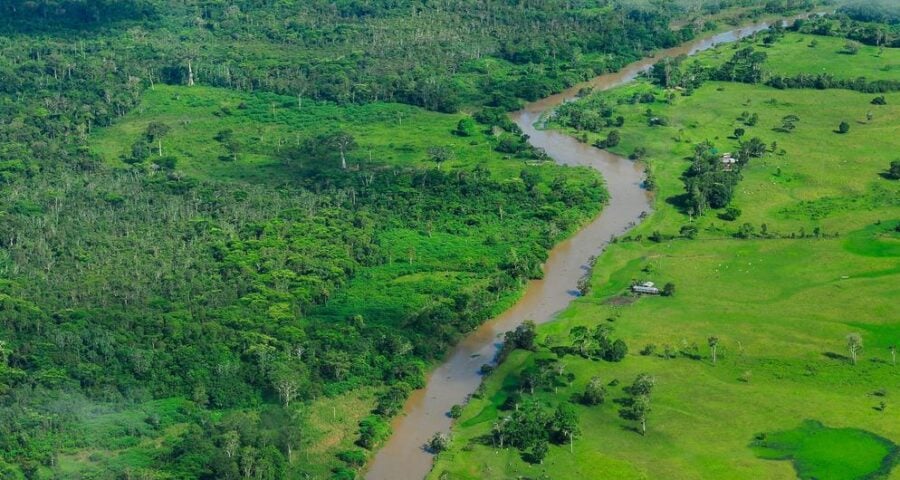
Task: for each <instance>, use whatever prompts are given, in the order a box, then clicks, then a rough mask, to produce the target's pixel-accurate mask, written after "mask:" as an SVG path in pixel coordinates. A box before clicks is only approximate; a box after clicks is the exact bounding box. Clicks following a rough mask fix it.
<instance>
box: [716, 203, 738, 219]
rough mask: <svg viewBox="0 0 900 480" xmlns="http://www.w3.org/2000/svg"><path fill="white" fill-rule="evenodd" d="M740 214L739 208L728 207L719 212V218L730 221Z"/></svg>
mask: <svg viewBox="0 0 900 480" xmlns="http://www.w3.org/2000/svg"><path fill="white" fill-rule="evenodd" d="M740 216H741V209H740V208H737V207H728V208H726V209H725V211H724V212H722V213H720V214H719V218H721V219H722V220H727V221H729V222H732V221H734V220H737V218H738V217H740Z"/></svg>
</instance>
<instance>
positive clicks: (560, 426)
mask: <svg viewBox="0 0 900 480" xmlns="http://www.w3.org/2000/svg"><path fill="white" fill-rule="evenodd" d="M549 427H550V428H549V430H550V437H551V439H552V440H553V441H554V442H556V443H560V444H561V443H564V442H568V443H569V451H572V450H573V448H574V447H573V445H574V443H575V437H577V436H578V435H579V434H581V430H580V429H579V428H578V416H577V415H576V413H575V409H573V408H572V406H571V405H570V404H568V403H563V404H560V405H559V406H558V407H556V411H555V412H554V413H553V418H551V419H550V425H549Z"/></svg>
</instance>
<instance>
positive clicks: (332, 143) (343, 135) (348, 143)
mask: <svg viewBox="0 0 900 480" xmlns="http://www.w3.org/2000/svg"><path fill="white" fill-rule="evenodd" d="M323 140H324V142H325V145H326V146H327V147H329V148H335V149H337V151H338V153H339V154H340V155H341V169H343V170H346V169H347V153H349V152H350V151H352V150H354V149H355V148H356V147H357V144H356V139H355V138H354V137H353V135H351V134H349V133H347V132H344V131H336V132H333V133H331V134H329V135H327V136H326V137H325V138H324V139H323Z"/></svg>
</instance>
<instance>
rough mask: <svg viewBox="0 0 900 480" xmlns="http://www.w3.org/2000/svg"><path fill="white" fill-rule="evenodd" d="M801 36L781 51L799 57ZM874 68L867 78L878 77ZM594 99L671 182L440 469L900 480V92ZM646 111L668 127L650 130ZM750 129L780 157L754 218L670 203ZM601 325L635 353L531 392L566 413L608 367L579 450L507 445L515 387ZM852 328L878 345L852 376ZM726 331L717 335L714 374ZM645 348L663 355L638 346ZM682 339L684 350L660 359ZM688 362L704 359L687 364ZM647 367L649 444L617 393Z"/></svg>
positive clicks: (706, 92) (753, 186) (729, 91)
mask: <svg viewBox="0 0 900 480" xmlns="http://www.w3.org/2000/svg"><path fill="white" fill-rule="evenodd" d="M791 39H792V37H791V35H788V37H787V39H786V40H784V41H782V42H780V43H779V44H777V45H776V46H775V47H772V48H773V50H774V49H783V50H784V51H787V49H789V48H790V49H797V48H800V46H799V43H800V42H796V41H794V43H797V44H798V45H794V44H792V43H790V42H791V41H792V40H791ZM829 40H830V39H829ZM831 43H832V42H828V41H820V43H819V45H817V46H816V49H810V50H811V51H818V49H823V50H825V49H830V48H832V46H833V45H831ZM721 48H722V49H726V48H729V47H721ZM802 48H804V49H809V48H810V47H807V46H806V44H805V43H803V45H802ZM869 53H871V52H869ZM792 54H793V53H792ZM892 54H893V53H892ZM864 55H866V53H865V49H864V50H861V51H860V53H859V54H858V55H856V56H851V55H845V54H835V56H834V58H833V59H832V60H833V61H834V62H835V65H842V64H846V65H850V67H848V70H847V71H853V69H854V68H857V67H856V66H853V65H855V64H856V62H857V61H858V60H859V59H864ZM771 57H772V55H770V58H771ZM810 61H813V60H810ZM859 61H860V62H862V66H859V67H858V68H861V69H867V68H869V67H867V66H866V64H865V62H866V61H867V60H859ZM841 62H842V63H841ZM894 75H896V74H894ZM636 91H637V92H643V91H653V92H654V93H655V94H656V95H657V101H656V102H654V103H652V104H635V105H632V104H629V103H624V104H619V103H618V101H617V100H618V99H620V98H621V99H624V98H628V97H630V96H631V95H632V94H633V93H634V92H636ZM598 95H603V96H604V98H608V99H609V101H610V103H611V104H613V105H615V106H614V108H615V113H614V115H622V116H624V117H625V119H626V121H625V125H624V126H623V127H622V128H620V129H619V130H620V132H621V136H622V141H621V143H620V144H619V145H618V146H616V147H615V148H614V149H613V150H614V151H616V152H618V153H621V154H625V155H627V154H629V153H631V152H633V151H634V150H635V148H637V147H643V148H645V149H646V151H647V155H646V157H645V158H646V161H647V162H648V163H649V166H650V169H651V170H652V172H653V174H654V177H655V180H656V182H657V184H658V188H657V191H656V198H655V211H654V213H653V214H652V215H651V216H650V217H649V218H648V219H647V220H646V221H645V222H644V223H643V224H642V225H641V226H640V227H638V228H637V229H636V230H634V231H633V232H632V233H631V234H629V236H628V238H627V239H624V240H620V241H619V242H618V243H616V244H614V245H612V246H611V247H610V248H609V249H608V250H607V251H606V252H605V253H604V254H603V255H602V256H601V257H600V258H599V260H598V262H597V264H596V266H595V269H594V273H593V277H592V291H591V293H589V294H588V295H586V296H584V297H581V298H579V299H578V300H576V301H575V303H574V304H573V306H572V307H570V308H569V309H567V310H566V311H564V312H563V313H561V314H560V316H559V318H558V319H557V320H556V321H555V322H552V323H549V324H546V325H544V326H542V327H541V328H540V329H539V334H540V339H539V343H541V345H542V346H541V347H540V348H539V349H538V351H537V352H535V353H530V352H524V351H516V352H515V353H514V354H513V355H512V356H511V357H510V358H509V360H507V362H506V363H504V364H503V365H502V366H501V367H500V368H499V369H498V370H497V371H496V372H495V373H493V374H492V375H491V376H490V377H488V378H487V380H486V384H485V389H484V393H483V395H481V396H480V397H478V398H475V399H473V400H472V401H471V402H470V403H469V404H468V405H467V407H466V408H465V410H464V413H463V415H462V417H461V418H460V419H459V422H458V423H457V424H456V427H455V429H454V440H453V444H452V446H451V448H450V450H449V451H447V452H445V453H442V454H441V455H440V456H439V457H438V459H437V463H436V466H435V468H434V470H433V473H432V475H431V476H430V477H429V478H433V479H479V478H497V479H507V478H508V479H514V478H553V479H582V478H615V479H631V478H634V479H656V478H667V479H709V478H729V479H759V478H767V479H791V478H797V477H798V476H800V477H801V478H804V479H805V478H819V479H824V478H835V479H838V478H840V479H861V478H890V479H898V478H900V471H898V469H893V470H892V469H891V467H892V466H893V465H894V463H895V462H896V453H895V452H896V446H895V445H894V444H895V443H897V442H898V441H900V422H898V421H897V420H896V419H897V418H898V417H897V411H896V409H897V400H896V399H897V396H898V395H900V367H897V366H895V365H893V364H892V363H891V362H892V359H891V354H890V349H889V347H890V346H892V345H897V344H898V343H900V317H898V309H897V299H898V298H900V282H898V280H900V252H898V250H897V238H898V237H897V232H896V230H895V227H896V225H897V223H898V221H900V183H898V182H896V181H891V180H888V179H886V178H885V177H883V176H882V175H881V173H883V172H884V170H885V169H886V168H887V166H888V164H889V163H890V161H891V160H895V159H897V158H898V157H897V152H900V135H898V134H900V108H898V107H897V104H898V102H900V95H898V94H896V93H894V94H888V95H887V99H888V105H886V106H875V105H872V104H871V103H870V101H871V99H872V98H873V97H874V96H875V95H873V94H864V93H858V92H851V91H845V90H827V91H819V90H776V89H772V88H768V87H763V86H756V85H745V84H734V83H724V82H710V83H707V84H706V85H704V86H703V87H701V88H700V89H698V90H696V91H695V92H694V93H693V95H691V96H681V95H676V96H675V98H674V99H673V101H672V102H671V103H668V102H665V101H664V100H663V98H664V97H663V92H662V91H661V90H658V89H655V88H654V87H652V86H650V85H649V84H647V83H645V82H642V81H639V82H637V83H633V84H630V85H628V86H625V87H622V88H619V89H615V90H612V91H609V92H604V93H599V94H598ZM648 108H650V109H651V110H652V115H653V116H663V117H665V118H666V119H668V123H669V124H668V126H656V127H650V126H648V123H647V118H648V114H647V112H646V110H647V109H648ZM745 111H746V112H749V113H751V114H752V113H756V114H757V115H758V117H759V121H758V122H757V124H756V125H755V126H748V125H746V124H745V123H744V122H743V121H741V120H739V118H740V117H741V114H742V112H745ZM869 112H871V119H869V118H867V113H869ZM787 115H796V116H798V117H799V118H800V120H799V121H798V122H797V124H796V125H797V126H796V129H794V130H793V131H792V132H790V133H784V132H780V131H776V129H777V127H779V126H780V125H781V123H782V118H783V117H785V116H787ZM841 121H847V122H848V123H850V124H851V129H850V132H849V133H847V134H844V135H841V134H838V133H836V132H835V130H836V128H837V125H838V124H839V123H840V122H841ZM736 128H744V129H745V131H746V133H745V134H744V137H743V138H744V139H745V140H746V139H749V138H751V137H760V138H761V139H762V140H764V141H765V142H766V144H768V145H771V143H772V142H777V144H776V148H775V149H774V151H772V149H771V148H770V149H769V152H767V153H766V155H764V156H763V157H762V158H756V159H753V160H751V162H750V164H749V165H748V166H747V167H746V168H745V169H744V170H743V172H742V173H743V179H742V181H741V182H740V183H739V184H738V186H737V189H736V195H735V198H734V199H733V201H732V205H733V206H736V207H738V208H740V209H741V211H742V214H741V215H740V217H739V218H738V219H737V220H736V221H725V220H722V219H720V218H718V213H719V212H716V211H709V212H707V213H706V214H705V215H704V216H702V217H700V218H690V217H689V216H688V215H687V214H685V213H683V212H681V211H679V209H678V208H677V206H676V205H674V204H673V202H672V199H673V198H674V197H677V196H678V195H680V194H681V193H683V183H682V181H681V179H680V178H679V177H680V175H681V174H682V172H684V171H685V169H687V168H688V166H689V165H690V161H689V160H688V159H686V157H688V156H689V155H691V153H692V148H693V145H694V144H696V143H698V142H701V141H703V140H709V141H710V142H712V143H713V144H714V145H715V146H716V147H717V148H718V150H719V151H721V152H727V151H731V150H732V149H734V148H736V147H737V142H738V140H737V139H736V138H733V132H734V130H735V129H736ZM571 133H573V134H577V135H580V134H581V133H580V132H574V131H572V132H571ZM605 135H606V132H603V134H601V135H590V136H589V138H588V140H589V141H591V142H593V141H594V140H596V139H598V138H604V137H605ZM744 223H749V224H751V225H752V226H753V227H754V229H755V231H756V232H757V233H759V232H760V230H761V226H762V224H766V229H767V231H768V233H769V235H768V236H767V237H765V238H759V237H757V238H752V239H737V238H734V235H733V234H734V233H735V232H736V230H737V228H738V226H739V225H741V224H744ZM691 224H693V225H695V226H696V227H698V229H699V234H698V236H697V238H696V239H685V238H674V239H666V238H662V239H661V240H660V241H658V242H654V241H650V240H648V239H647V237H648V236H649V235H650V234H651V233H652V232H654V231H660V232H662V233H663V234H664V235H666V234H670V235H677V234H678V233H679V230H680V228H681V227H682V226H685V225H691ZM817 229H818V230H817ZM814 232H818V235H817V234H815V233H814ZM791 234H794V235H793V238H792V235H791ZM647 280H649V281H654V282H656V283H657V284H659V285H662V284H665V283H667V282H672V283H673V284H675V285H676V293H675V295H674V296H672V297H641V298H636V297H633V296H632V295H631V294H630V293H628V287H629V285H630V284H631V283H632V282H633V281H647ZM599 324H608V325H610V326H612V327H613V329H614V333H613V335H614V336H615V337H617V338H622V339H624V340H625V341H626V342H627V344H628V346H629V355H628V356H627V357H626V358H625V360H624V361H622V362H621V363H608V362H603V361H590V360H587V359H583V358H581V357H577V356H572V355H568V356H565V357H564V358H562V359H561V361H562V362H563V363H564V364H565V365H566V369H567V371H568V372H571V373H573V374H574V377H575V380H574V382H573V383H572V384H571V385H569V386H566V387H564V388H560V389H559V391H558V392H554V391H553V390H552V389H542V390H540V391H538V392H536V394H535V396H536V397H537V398H538V399H539V400H541V401H542V402H543V403H545V404H546V405H547V408H548V409H549V408H551V407H552V406H554V405H557V404H559V403H560V402H569V401H570V400H571V398H572V397H573V396H574V395H575V394H577V393H580V392H582V391H583V390H584V387H585V385H586V384H587V382H588V381H589V380H590V378H591V377H593V376H598V377H599V378H601V379H602V380H603V381H604V383H608V382H611V383H609V384H608V386H607V387H606V388H607V390H608V395H607V399H606V402H605V403H603V404H601V405H599V406H596V407H587V406H583V405H580V404H576V405H575V408H576V409H577V412H578V416H579V420H580V428H581V431H582V434H581V437H580V438H578V439H576V440H575V442H574V448H573V451H571V452H570V450H569V446H568V445H560V446H552V447H551V449H550V453H549V455H548V456H547V458H546V460H545V461H544V462H543V464H530V463H527V462H526V461H524V460H523V458H522V457H521V455H520V452H518V451H517V450H515V449H510V448H507V449H503V450H500V449H498V448H496V447H495V446H493V445H492V442H491V440H490V433H491V426H492V424H493V423H494V422H495V421H497V420H498V419H499V418H501V417H503V416H505V415H508V414H509V412H504V411H503V410H501V406H502V403H503V400H504V399H505V398H506V396H507V395H509V394H511V393H513V392H515V391H517V389H518V387H517V385H518V378H519V376H520V375H521V373H522V371H523V370H525V369H527V368H529V366H531V365H533V364H534V363H535V362H536V360H538V359H539V358H542V357H547V356H553V354H551V353H550V351H549V347H551V346H554V345H570V344H571V340H570V338H569V332H570V330H571V329H572V328H573V327H575V326H579V325H586V326H591V327H593V326H596V325H599ZM850 333H859V334H860V335H861V337H862V338H863V342H864V346H863V349H862V351H861V353H860V357H859V361H858V363H857V364H856V365H854V364H852V362H851V360H850V354H849V351H848V349H847V340H846V337H847V335H848V334H850ZM711 336H716V337H718V339H719V343H718V361H717V363H716V364H715V365H714V364H713V363H712V359H711V352H710V348H709V346H708V338H709V337H711ZM648 345H654V346H655V347H656V348H655V349H654V350H653V351H652V353H649V354H646V355H645V354H641V353H640V352H641V351H642V350H644V349H645V347H646V346H648ZM666 346H668V347H669V348H670V349H671V350H672V351H673V352H676V353H675V354H674V355H673V356H671V357H668V356H666V355H664V354H663V353H662V352H663V351H664V349H665V347H666ZM692 351H693V352H697V353H699V358H698V359H692V358H690V356H689V355H685V354H684V353H683V352H692ZM644 372H647V373H650V374H652V375H653V376H655V378H656V387H655V390H654V393H653V395H652V399H651V405H652V411H651V413H650V415H649V418H648V433H647V435H646V436H641V435H640V434H638V433H636V431H635V430H634V424H633V423H632V422H628V421H626V420H623V419H621V418H619V416H618V415H617V411H618V409H619V405H618V404H617V403H616V402H615V400H616V399H618V398H622V397H625V393H624V392H623V390H622V387H623V386H624V385H628V384H630V383H631V381H632V380H634V378H635V377H636V376H637V375H638V374H640V373H644ZM616 381H617V382H616ZM526 396H527V394H526ZM882 402H883V403H882ZM805 419H808V420H809V422H806V423H801V422H803V421H804V420H805ZM816 422H820V423H816ZM798 425H801V427H799V428H798ZM811 425H818V426H817V427H816V428H815V429H813V428H811V427H810V426H811ZM822 425H827V428H826V427H824V426H822ZM778 432H782V433H778ZM760 434H766V436H765V437H764V438H767V439H768V441H769V443H768V444H767V445H768V447H766V448H763V447H762V446H761V445H762V443H760V441H759V438H760V437H759V436H760ZM754 445H755V446H754ZM892 449H893V450H892ZM774 458H782V459H790V460H792V461H772V460H771V459H774Z"/></svg>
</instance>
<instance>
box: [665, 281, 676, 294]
mask: <svg viewBox="0 0 900 480" xmlns="http://www.w3.org/2000/svg"><path fill="white" fill-rule="evenodd" d="M662 295H663V296H664V297H671V296H673V295H675V284H674V283H672V282H668V283H666V284H665V285H663V289H662Z"/></svg>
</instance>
